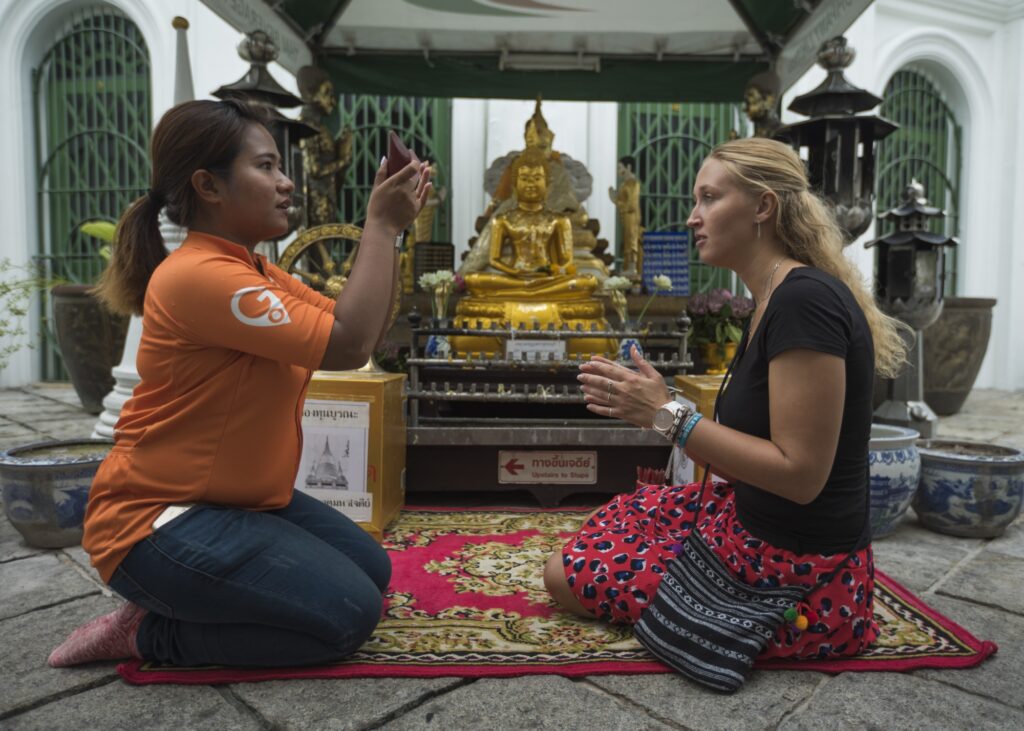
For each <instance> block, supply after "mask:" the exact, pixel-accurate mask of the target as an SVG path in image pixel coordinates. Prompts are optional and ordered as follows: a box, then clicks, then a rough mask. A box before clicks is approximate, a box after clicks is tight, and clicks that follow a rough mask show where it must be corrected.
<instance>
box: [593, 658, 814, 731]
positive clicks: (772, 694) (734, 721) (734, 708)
mask: <svg viewBox="0 0 1024 731" xmlns="http://www.w3.org/2000/svg"><path fill="white" fill-rule="evenodd" d="M826 677H827V676H825V675H822V674H820V673H814V672H802V671H801V672H798V671H784V670H770V671H755V672H754V673H753V674H752V675H751V676H750V679H749V680H748V681H747V682H746V684H745V685H744V686H743V689H742V691H741V692H738V693H734V694H732V695H724V694H722V693H717V692H715V691H713V690H710V689H706V688H703V687H701V686H699V685H697V684H695V683H691V682H689V681H687V680H685V679H684V678H683V677H682V676H680V675H676V674H666V675H640V676H637V675H599V676H591V677H589V678H587V682H588V683H592V684H593V685H596V686H598V687H599V688H602V689H603V690H606V691H608V692H609V693H611V694H612V695H614V696H616V697H618V698H621V699H624V700H625V702H626V703H635V704H638V705H640V706H643V707H644V708H647V709H649V713H650V714H651V715H652V716H654V717H655V718H657V719H659V720H661V721H665V722H667V723H671V724H678V725H680V726H686V727H692V728H699V729H701V731H732V730H734V729H735V730H736V731H748V730H749V731H757V730H759V729H773V728H775V726H776V725H777V724H778V723H779V722H780V721H781V720H782V718H783V717H784V716H786V715H787V714H789V713H791V712H793V711H794V710H795V709H796V708H797V707H798V706H799V705H800V704H801V703H803V702H804V701H805V700H806V699H807V698H808V697H810V695H811V694H812V693H813V692H814V690H815V688H817V687H818V686H819V685H821V683H822V682H823V681H824V680H825V678H826ZM636 728H640V725H639V724H638V725H637V726H636Z"/></svg>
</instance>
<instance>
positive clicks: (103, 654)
mask: <svg viewBox="0 0 1024 731" xmlns="http://www.w3.org/2000/svg"><path fill="white" fill-rule="evenodd" d="M145 616H146V610H145V609H143V608H142V607H140V606H138V605H137V604H132V603H131V602H125V603H124V604H123V605H122V606H121V607H119V608H118V609H116V610H114V611H113V612H111V613H110V614H104V615H103V616H102V617H97V618H96V619H93V620H91V621H89V622H86V623H85V624H83V625H82V626H81V627H79V628H78V629H76V630H75V631H74V632H72V633H71V636H70V637H68V638H67V639H66V640H64V642H62V643H61V645H60V646H59V647H58V648H57V649H56V650H54V651H53V652H51V653H50V657H49V658H48V659H47V662H48V663H49V664H50V667H53V668H64V667H68V666H69V665H79V664H81V663H84V662H93V661H95V660H120V659H123V658H126V657H138V658H141V657H142V655H140V654H139V649H138V647H136V645H135V638H136V637H137V636H138V634H139V625H140V624H141V623H142V618H143V617H145Z"/></svg>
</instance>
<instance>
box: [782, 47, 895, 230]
mask: <svg viewBox="0 0 1024 731" xmlns="http://www.w3.org/2000/svg"><path fill="white" fill-rule="evenodd" d="M854 55H855V54H854V51H853V49H852V48H849V47H848V46H847V45H846V39H845V38H843V37H842V36H838V37H836V38H833V39H831V40H829V41H826V42H825V43H823V44H822V46H821V50H819V51H818V63H819V64H820V65H821V66H822V67H824V68H825V70H826V71H827V72H828V76H827V77H826V78H825V81H824V82H822V83H821V85H820V86H818V88H816V89H814V90H813V91H810V92H808V93H806V94H803V95H802V96H798V97H797V98H796V99H794V100H793V103H792V104H790V105H789V109H790V111H793V112H797V113H798V114H804V115H806V116H808V117H810V119H808V120H806V121H804V122H797V123H795V124H791V125H787V126H785V127H782V128H780V129H779V130H778V132H776V134H775V137H776V138H777V139H780V140H783V141H786V142H788V143H789V144H791V145H792V146H793V147H794V148H795V149H796V150H797V151H798V152H799V151H801V150H802V149H803V148H807V166H808V174H809V177H810V182H811V187H812V188H814V189H815V190H817V191H818V192H819V193H821V195H822V196H823V197H824V198H826V199H827V200H829V201H830V202H831V203H832V205H833V207H834V209H835V215H836V220H837V221H838V222H839V225H840V227H841V228H842V229H843V232H844V234H845V235H846V243H847V244H849V243H851V242H852V241H853V240H854V239H856V238H857V237H858V236H860V235H861V234H862V233H864V232H865V231H866V230H867V229H868V226H870V225H871V217H872V207H873V203H874V198H875V142H876V141H877V140H880V139H882V138H884V137H887V136H888V135H890V134H892V133H893V132H894V131H896V129H898V125H896V124H894V123H892V122H890V121H889V120H887V119H884V118H882V117H878V116H874V115H860V114H858V112H864V111H867V110H868V109H871V108H872V107H875V106H877V105H878V104H880V103H881V101H882V100H881V98H879V97H877V96H875V95H874V94H872V93H870V92H867V91H864V90H863V89H859V88H857V87H856V86H854V85H852V84H851V83H850V82H849V81H847V80H846V77H845V76H843V70H844V69H845V68H846V67H847V66H849V65H850V63H851V62H852V61H853V58H854Z"/></svg>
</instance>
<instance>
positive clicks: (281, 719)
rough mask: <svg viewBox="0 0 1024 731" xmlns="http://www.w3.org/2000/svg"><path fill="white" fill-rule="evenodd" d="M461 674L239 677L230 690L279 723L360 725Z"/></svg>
mask: <svg viewBox="0 0 1024 731" xmlns="http://www.w3.org/2000/svg"><path fill="white" fill-rule="evenodd" d="M464 682H465V681H463V680H462V679H461V678H431V679H419V678H359V679H354V680H343V681H339V680H282V681H269V682H266V683H239V684H237V685H232V686H231V690H232V691H233V692H234V693H235V695H237V696H238V697H239V698H240V699H241V700H242V701H243V702H244V703H246V704H247V705H248V706H250V707H251V708H253V709H254V710H255V711H256V712H257V713H258V714H259V715H260V716H261V717H262V718H263V719H265V720H266V721H267V722H269V723H270V724H271V725H272V726H273V728H275V729H333V730H335V731H340V730H341V729H361V728H368V727H374V726H376V725H377V724H379V723H381V722H383V721H384V720H385V719H387V718H389V717H391V716H395V715H401V713H402V712H404V711H406V710H408V709H410V708H414V707H415V706H418V705H419V704H421V703H422V702H423V701H425V700H427V699H428V698H431V697H433V696H436V695H438V694H439V693H442V692H444V691H446V690H448V689H450V688H453V687H455V686H457V685H459V684H461V683H464Z"/></svg>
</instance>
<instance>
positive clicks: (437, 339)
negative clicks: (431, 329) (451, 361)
mask: <svg viewBox="0 0 1024 731" xmlns="http://www.w3.org/2000/svg"><path fill="white" fill-rule="evenodd" d="M423 351H424V354H425V355H426V356H427V357H428V358H447V357H448V356H449V355H451V352H452V346H451V343H449V342H448V338H447V336H445V335H431V336H430V337H428V338H427V344H426V347H425V348H424V349H423Z"/></svg>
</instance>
